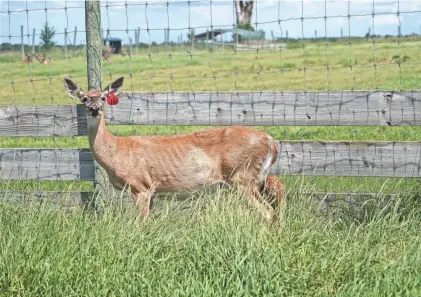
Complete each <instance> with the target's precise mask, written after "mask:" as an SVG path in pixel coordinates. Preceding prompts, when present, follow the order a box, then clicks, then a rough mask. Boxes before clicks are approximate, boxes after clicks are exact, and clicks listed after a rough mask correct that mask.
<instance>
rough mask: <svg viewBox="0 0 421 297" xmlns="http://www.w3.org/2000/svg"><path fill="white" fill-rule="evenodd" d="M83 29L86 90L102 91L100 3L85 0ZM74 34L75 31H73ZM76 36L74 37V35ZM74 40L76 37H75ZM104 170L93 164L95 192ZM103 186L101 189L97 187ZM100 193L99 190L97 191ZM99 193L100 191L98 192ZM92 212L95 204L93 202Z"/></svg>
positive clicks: (102, 178) (101, 180)
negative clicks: (84, 37)
mask: <svg viewBox="0 0 421 297" xmlns="http://www.w3.org/2000/svg"><path fill="white" fill-rule="evenodd" d="M85 27H86V56H87V59H88V63H87V64H88V65H87V66H88V67H87V75H88V90H101V89H102V46H103V45H102V37H101V7H100V2H99V1H95V0H85ZM75 32H76V31H75ZM75 36H76V35H75ZM75 40H76V37H75ZM104 176H106V175H105V174H104V170H103V169H102V168H101V167H100V166H99V164H98V162H95V181H94V189H95V191H97V190H99V189H100V188H103V189H106V188H107V186H106V185H108V184H109V183H108V182H107V181H106V180H104ZM99 184H103V186H102V187H98V185H99ZM99 191H100V190H99ZM100 192H101V191H100ZM93 207H94V210H95V209H96V203H95V201H94V202H93Z"/></svg>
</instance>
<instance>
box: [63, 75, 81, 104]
mask: <svg viewBox="0 0 421 297" xmlns="http://www.w3.org/2000/svg"><path fill="white" fill-rule="evenodd" d="M64 87H65V88H66V90H67V93H69V96H70V97H72V98H76V99H82V98H83V97H84V96H85V93H84V92H83V91H82V89H81V88H80V87H79V86H78V85H77V84H76V83H75V82H73V81H72V80H71V79H68V78H65V79H64Z"/></svg>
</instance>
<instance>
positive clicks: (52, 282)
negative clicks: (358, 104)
mask: <svg viewBox="0 0 421 297" xmlns="http://www.w3.org/2000/svg"><path fill="white" fill-rule="evenodd" d="M420 45H421V42H420V41H418V40H413V39H411V40H409V39H408V40H406V39H403V40H402V42H401V43H400V45H398V43H397V41H396V40H389V41H387V40H378V43H377V44H376V45H375V47H373V44H372V43H370V42H359V43H355V44H353V45H352V47H351V48H350V47H349V45H348V44H347V42H346V41H342V42H336V43H331V44H329V46H328V47H327V48H326V46H325V45H324V43H308V44H306V46H305V48H304V50H303V48H302V47H300V46H298V44H294V46H291V47H290V48H288V49H284V50H282V51H279V50H264V51H259V52H257V51H238V52H237V53H235V52H234V51H233V50H230V49H229V48H227V47H226V48H225V51H224V52H222V51H221V48H218V49H217V50H216V51H215V52H207V51H203V50H198V51H196V52H195V53H194V55H193V56H192V57H191V56H190V55H189V54H188V53H187V52H185V51H184V52H182V51H181V50H180V49H177V50H176V49H173V51H172V53H171V56H169V55H168V52H165V51H164V50H163V49H162V48H160V49H156V50H155V49H152V50H153V51H152V54H151V56H150V57H149V56H148V53H147V52H145V51H144V50H143V51H141V50H139V52H138V55H134V56H132V57H121V56H116V57H113V63H112V64H108V63H107V62H104V65H103V77H104V84H105V83H108V82H110V81H111V79H116V78H117V77H119V76H123V75H124V76H125V77H126V82H125V86H124V91H128V92H130V91H154V92H157V91H171V90H174V91H190V90H194V91H235V90H239V91H251V90H254V91H260V90H267V91H270V90H327V89H330V90H343V89H345V90H349V89H357V90H375V89H376V88H378V89H393V90H400V89H420V88H421V67H420V65H421V46H420ZM350 49H351V52H350ZM373 49H374V50H373ZM51 57H52V61H53V62H52V64H51V65H41V64H39V63H38V64H36V63H34V64H32V65H25V64H23V63H21V61H19V53H6V54H1V55H0V69H1V71H0V84H2V91H3V93H2V94H3V96H2V101H1V102H0V105H3V106H4V105H26V104H30V105H33V104H39V105H43V104H75V103H77V102H75V101H74V100H72V99H70V98H69V97H68V96H67V94H66V92H65V90H64V87H63V83H62V79H63V78H64V77H67V76H69V75H72V76H73V77H74V80H75V81H77V82H78V83H80V85H82V86H83V87H85V88H86V84H87V83H86V62H85V59H86V58H85V57H82V56H75V57H73V58H71V59H70V60H65V59H63V58H62V57H63V55H62V53H61V52H58V51H54V52H52V54H51ZM350 61H351V64H350ZM374 64H376V67H374ZM327 65H329V71H327ZM350 65H352V66H353V67H352V69H351V67H350ZM304 67H305V68H306V70H305V71H304ZM236 72H237V73H238V75H236V74H235V73H236ZM129 74H132V76H130V75H129ZM111 77H112V78H111ZM171 77H172V78H171ZM31 80H32V81H31ZM11 82H13V83H11ZM205 128H207V127H198V126H189V127H181V126H110V130H111V131H112V132H113V133H114V134H116V135H144V134H159V135H166V134H174V133H182V132H187V131H194V130H198V129H205ZM258 128H260V129H264V130H266V131H267V132H268V133H269V134H271V135H272V136H273V137H274V138H276V139H284V140H348V141H351V140H361V141H363V140H378V141H419V140H420V139H419V135H421V134H420V133H421V130H420V128H419V127H258ZM0 147H12V148H13V147H16V148H35V147H37V148H48V147H50V148H54V147H61V148H82V147H88V142H87V138H86V137H72V138H70V137H68V138H65V137H37V138H30V137H0ZM282 178H283V179H284V181H285V183H286V185H287V191H288V207H287V209H286V213H285V215H284V216H283V218H282V220H281V221H280V222H278V223H280V224H282V226H283V233H281V234H278V233H277V232H276V230H275V229H274V228H268V227H267V226H266V225H265V224H264V223H263V222H262V221H260V219H259V217H258V216H256V214H255V213H254V212H252V211H250V210H249V209H248V208H247V207H246V203H245V201H244V199H242V198H241V197H240V196H238V195H237V194H235V193H224V194H223V195H222V194H219V193H217V194H214V195H210V194H203V196H202V197H199V198H198V199H196V200H195V202H194V205H193V206H191V207H190V208H187V209H183V210H180V209H178V206H180V205H179V203H176V204H172V203H168V204H165V207H164V208H158V209H156V210H154V216H153V219H151V220H148V221H146V222H144V223H142V224H140V223H139V222H135V221H134V217H135V212H134V210H133V208H132V207H129V209H124V210H121V209H118V208H117V207H116V206H115V205H112V206H104V207H103V208H102V209H101V213H100V214H99V215H93V214H91V213H86V212H83V211H82V210H81V209H80V208H74V209H69V208H63V209H61V208H59V209H58V210H56V211H51V210H50V209H49V208H48V205H45V204H42V205H41V206H40V205H38V204H37V201H36V199H35V202H29V203H26V204H10V203H1V204H0V234H1V237H0V296H136V295H137V296H139V295H140V296H169V295H171V296H303V295H304V296H333V295H335V296H420V295H421V281H420V280H421V275H420V274H421V270H420V269H419V267H420V265H421V239H420V238H421V237H420V236H419V225H420V224H419V222H420V220H419V218H420V214H421V207H420V204H419V198H418V197H417V196H413V195H402V196H399V197H397V198H396V199H395V200H390V199H386V198H384V199H382V198H381V197H380V198H378V199H376V200H369V201H365V203H362V204H358V205H359V206H358V207H347V206H346V205H343V204H338V205H336V206H332V207H331V210H332V212H329V213H328V214H325V213H324V212H321V211H320V210H317V209H315V208H314V207H313V206H314V205H313V204H311V203H310V202H309V201H310V200H311V199H310V198H309V196H308V195H306V194H303V192H310V193H312V192H326V191H331V192H371V193H380V194H381V193H390V192H394V193H404V192H419V186H420V184H419V180H416V179H393V178H392V179H387V178H368V177H359V178H346V177H291V176H283V177H282ZM4 189H8V190H21V189H25V190H28V191H32V190H37V189H44V190H63V191H65V192H66V191H74V190H76V191H78V190H85V191H90V190H92V183H90V182H48V181H42V182H40V181H20V182H15V181H7V182H6V181H3V182H2V183H1V184H0V190H4ZM63 195H66V194H63ZM108 198H109V197H108ZM3 199H5V198H4V197H0V202H1V201H2V200H3ZM38 202H39V201H38ZM105 202H108V201H107V200H106V201H105Z"/></svg>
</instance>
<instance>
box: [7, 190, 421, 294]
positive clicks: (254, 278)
mask: <svg viewBox="0 0 421 297" xmlns="http://www.w3.org/2000/svg"><path fill="white" fill-rule="evenodd" d="M186 203H188V202H186ZM189 203H191V204H190V207H188V208H184V209H182V208H181V207H180V208H177V207H176V206H177V205H178V204H171V203H169V204H166V206H165V205H164V207H162V208H160V209H157V210H155V211H154V214H153V218H151V219H149V220H146V221H145V222H139V221H136V220H135V212H134V210H133V209H132V208H128V209H120V208H118V207H116V206H104V207H103V208H101V211H100V212H98V213H92V212H89V211H85V212H84V211H82V210H81V209H80V208H75V209H67V208H66V209H64V208H59V209H58V210H50V207H49V206H48V205H46V204H44V205H42V206H39V204H25V205H23V204H16V205H12V204H2V205H0V234H1V237H0V295H1V296H333V295H334V296H419V295H420V294H421V270H420V267H421V237H420V236H419V227H420V223H419V222H420V220H419V218H420V214H421V212H420V210H421V208H420V205H419V203H418V204H417V203H416V202H415V201H414V200H413V199H412V198H410V197H398V198H397V199H395V200H382V199H377V200H372V201H368V202H366V203H365V204H362V205H360V206H359V207H358V209H355V208H352V209H351V208H347V207H344V206H343V207H337V208H336V210H335V212H334V214H332V212H329V213H328V214H325V213H323V212H321V211H320V210H318V209H317V208H315V207H314V204H312V203H310V200H309V199H308V197H307V196H304V195H290V196H289V199H288V207H287V209H286V211H285V213H284V216H282V221H281V222H280V224H281V225H282V227H283V231H282V232H281V233H278V232H277V229H276V228H274V227H269V226H267V225H266V223H264V222H263V220H262V219H261V218H260V217H259V216H258V215H257V213H255V212H254V211H252V210H250V209H249V208H248V207H247V206H246V202H245V199H243V198H242V197H240V196H238V195H236V194H235V193H234V192H228V193H223V194H222V193H219V192H218V193H216V194H214V195H209V194H203V195H202V196H201V197H199V198H198V199H196V200H194V201H193V202H189Z"/></svg>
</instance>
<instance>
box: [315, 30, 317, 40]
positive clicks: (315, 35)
mask: <svg viewBox="0 0 421 297" xmlns="http://www.w3.org/2000/svg"><path fill="white" fill-rule="evenodd" d="M314 39H317V30H314Z"/></svg>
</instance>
